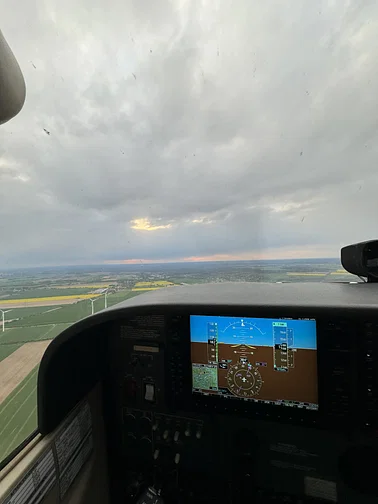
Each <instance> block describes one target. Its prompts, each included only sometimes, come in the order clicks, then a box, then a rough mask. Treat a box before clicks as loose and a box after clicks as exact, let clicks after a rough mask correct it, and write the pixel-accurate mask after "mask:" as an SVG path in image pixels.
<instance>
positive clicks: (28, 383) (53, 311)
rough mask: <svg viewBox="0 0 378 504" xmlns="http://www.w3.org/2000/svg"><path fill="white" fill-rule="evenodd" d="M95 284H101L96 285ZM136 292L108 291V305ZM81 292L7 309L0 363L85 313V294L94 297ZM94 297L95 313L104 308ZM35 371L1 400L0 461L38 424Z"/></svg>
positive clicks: (0, 337)
mask: <svg viewBox="0 0 378 504" xmlns="http://www.w3.org/2000/svg"><path fill="white" fill-rule="evenodd" d="M98 285H100V284H97V285H96V287H97V286H98ZM101 287H102V285H101ZM97 288H99V287H97ZM138 294H139V292H132V290H131V289H124V290H120V291H117V292H115V293H112V294H109V295H108V296H107V304H108V307H111V306H114V305H115V304H117V303H120V302H121V301H124V300H126V299H128V298H131V297H134V296H136V295H138ZM84 296H85V299H82V300H80V301H78V302H76V303H73V304H64V305H55V306H52V305H49V306H43V307H25V308H14V309H12V310H11V311H10V312H7V313H6V324H5V331H4V332H1V331H0V364H1V362H3V363H5V362H6V359H7V358H11V356H12V355H16V354H14V352H16V351H21V350H22V348H26V347H25V346H24V347H23V345H25V344H28V343H29V344H31V342H37V341H40V342H42V341H43V340H51V339H53V338H55V337H56V336H57V335H58V334H60V333H61V332H62V331H63V330H64V329H66V328H67V327H69V326H70V325H71V324H73V323H74V322H76V321H78V320H81V319H82V318H85V317H88V316H89V315H90V314H91V313H92V307H91V302H90V301H89V299H86V298H87V297H91V298H92V299H94V298H95V296H94V295H90V296H87V295H84ZM97 297H98V298H97V299H96V300H95V301H94V303H93V308H94V312H95V313H96V312H98V311H100V310H103V309H104V296H101V297H99V296H97ZM0 302H1V301H0ZM46 343H47V341H46ZM26 346H27V345H26ZM37 371H38V366H37V367H35V368H34V369H33V370H32V371H31V372H30V374H29V375H28V376H26V377H25V378H24V379H23V380H22V381H21V383H19V384H18V385H17V386H16V388H15V389H14V390H13V391H12V392H11V393H10V394H9V395H7V396H6V398H5V399H4V400H3V401H2V402H1V400H0V461H1V460H2V459H4V457H6V456H7V455H8V454H9V453H10V452H11V451H12V450H13V449H14V448H15V447H17V446H18V445H19V444H20V443H21V442H22V441H23V440H24V439H25V438H26V437H27V436H28V435H29V434H30V433H31V432H32V431H33V430H34V429H35V428H36V426H37V409H36V404H37V399H36V383H37Z"/></svg>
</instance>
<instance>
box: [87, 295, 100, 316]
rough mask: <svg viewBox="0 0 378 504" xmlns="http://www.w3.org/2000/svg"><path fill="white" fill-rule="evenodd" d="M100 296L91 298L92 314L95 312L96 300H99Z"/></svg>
mask: <svg viewBox="0 0 378 504" xmlns="http://www.w3.org/2000/svg"><path fill="white" fill-rule="evenodd" d="M97 299H98V298H94V299H90V300H89V301H90V302H91V304H92V315H93V314H94V306H93V305H94V302H95V301H97Z"/></svg>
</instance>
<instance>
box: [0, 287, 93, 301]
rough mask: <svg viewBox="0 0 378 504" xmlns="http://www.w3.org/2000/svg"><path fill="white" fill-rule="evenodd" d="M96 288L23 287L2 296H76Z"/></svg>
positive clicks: (12, 297)
mask: <svg viewBox="0 0 378 504" xmlns="http://www.w3.org/2000/svg"><path fill="white" fill-rule="evenodd" d="M94 290H96V288H95V287H94V288H93V289H90V288H88V287H83V288H74V289H72V288H69V287H68V288H66V289H54V288H53V287H52V288H51V289H49V288H47V289H23V290H20V291H17V292H12V291H8V292H5V293H2V294H1V298H4V299H5V297H4V296H5V295H6V299H25V298H40V297H50V296H75V295H76V294H88V292H93V291H94ZM1 298H0V303H1Z"/></svg>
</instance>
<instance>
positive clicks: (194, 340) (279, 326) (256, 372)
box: [190, 315, 318, 410]
mask: <svg viewBox="0 0 378 504" xmlns="http://www.w3.org/2000/svg"><path fill="white" fill-rule="evenodd" d="M190 339H191V361H192V391H193V393H194V394H201V395H210V394H213V395H218V396H220V397H224V398H234V399H239V400H246V401H258V402H261V401H262V402H265V403H269V404H279V405H283V406H289V407H297V408H305V409H310V410H317V409H318V376H317V339H316V321H315V320H314V319H270V318H238V317H218V316H204V315H191V317H190Z"/></svg>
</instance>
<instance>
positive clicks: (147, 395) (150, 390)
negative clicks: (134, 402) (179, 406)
mask: <svg viewBox="0 0 378 504" xmlns="http://www.w3.org/2000/svg"><path fill="white" fill-rule="evenodd" d="M144 399H145V400H146V401H148V402H155V384H154V383H145V384H144Z"/></svg>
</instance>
